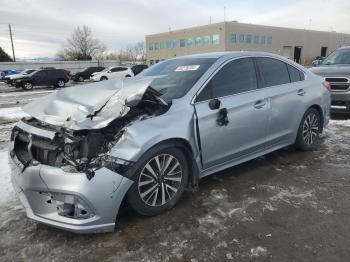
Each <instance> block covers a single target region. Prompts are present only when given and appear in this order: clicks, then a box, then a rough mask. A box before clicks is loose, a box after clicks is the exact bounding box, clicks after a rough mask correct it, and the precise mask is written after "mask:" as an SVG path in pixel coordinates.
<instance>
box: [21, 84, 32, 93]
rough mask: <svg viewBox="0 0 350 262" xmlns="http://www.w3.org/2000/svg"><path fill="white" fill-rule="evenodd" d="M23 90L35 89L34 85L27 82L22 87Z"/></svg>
mask: <svg viewBox="0 0 350 262" xmlns="http://www.w3.org/2000/svg"><path fill="white" fill-rule="evenodd" d="M22 88H23V90H26V91H29V90H32V89H33V84H32V83H31V82H25V83H23V85H22Z"/></svg>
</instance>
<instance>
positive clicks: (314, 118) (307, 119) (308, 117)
mask: <svg viewBox="0 0 350 262" xmlns="http://www.w3.org/2000/svg"><path fill="white" fill-rule="evenodd" d="M321 132H322V119H321V115H320V113H319V112H318V111H317V110H316V109H315V108H310V109H308V110H307V111H306V112H305V114H304V116H303V119H302V120H301V123H300V126H299V129H298V135H297V138H296V140H295V147H296V148H297V149H299V150H301V151H310V150H313V149H315V147H316V146H317V145H318V144H319V141H320V134H321Z"/></svg>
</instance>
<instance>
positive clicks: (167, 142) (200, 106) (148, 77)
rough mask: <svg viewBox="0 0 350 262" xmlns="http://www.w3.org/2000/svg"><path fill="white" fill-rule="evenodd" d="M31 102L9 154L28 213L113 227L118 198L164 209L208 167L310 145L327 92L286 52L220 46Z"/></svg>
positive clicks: (66, 225)
mask: <svg viewBox="0 0 350 262" xmlns="http://www.w3.org/2000/svg"><path fill="white" fill-rule="evenodd" d="M24 110H25V112H26V113H27V114H29V115H30V116H31V117H28V118H25V119H22V120H21V121H20V122H19V123H18V124H17V125H16V126H15V127H14V128H13V131H12V135H11V145H10V152H9V155H10V158H9V159H10V165H11V167H12V182H13V186H14V188H15V190H16V192H17V193H18V195H19V198H20V200H21V202H22V204H23V205H24V207H25V208H26V212H27V216H28V217H30V218H32V219H34V220H36V221H39V222H42V223H46V224H49V225H52V226H55V227H58V228H62V229H65V230H70V231H74V232H79V233H92V232H107V231H113V230H114V229H115V224H116V220H117V214H118V210H119V207H120V205H121V203H122V202H123V201H126V202H127V204H128V205H129V206H130V207H131V208H133V209H134V210H135V211H136V212H138V213H140V214H142V215H145V216H153V215H157V214H160V213H162V212H165V211H167V210H169V209H171V208H172V207H174V206H175V205H176V203H178V202H179V200H180V199H181V197H182V196H183V194H184V192H185V189H186V188H187V189H193V188H196V187H197V186H198V181H199V180H200V179H201V178H203V177H205V176H207V175H211V174H213V173H216V172H218V171H220V170H223V169H226V168H228V167H231V166H234V165H237V164H239V163H242V162H245V161H248V160H250V159H253V158H256V157H259V156H262V155H264V154H267V153H270V152H272V151H274V150H277V149H280V148H283V147H286V146H289V145H293V144H294V145H295V146H296V148H298V149H300V150H311V149H313V148H314V147H315V146H317V144H318V143H319V135H320V133H321V132H322V130H323V127H324V126H326V125H327V123H328V122H329V118H330V94H329V83H327V82H323V80H322V79H321V78H320V77H318V76H316V75H314V74H313V73H311V72H309V71H308V70H307V69H305V68H304V67H301V66H300V65H297V64H295V63H293V62H292V61H290V60H287V59H284V58H283V57H280V56H277V55H273V54H268V53H258V52H227V53H226V52H225V53H208V54H200V55H192V56H185V57H178V58H175V59H170V60H166V61H164V62H161V63H158V64H156V65H154V66H152V67H150V68H149V69H147V70H145V71H144V72H142V73H141V74H140V75H138V76H137V77H133V78H126V79H125V78H123V79H113V80H109V81H104V82H99V83H93V84H88V85H82V86H75V87H70V88H66V89H64V90H59V91H57V92H55V93H53V94H51V95H49V96H47V97H45V98H43V99H42V100H40V101H38V102H34V103H32V104H29V105H27V106H26V107H25V108H24Z"/></svg>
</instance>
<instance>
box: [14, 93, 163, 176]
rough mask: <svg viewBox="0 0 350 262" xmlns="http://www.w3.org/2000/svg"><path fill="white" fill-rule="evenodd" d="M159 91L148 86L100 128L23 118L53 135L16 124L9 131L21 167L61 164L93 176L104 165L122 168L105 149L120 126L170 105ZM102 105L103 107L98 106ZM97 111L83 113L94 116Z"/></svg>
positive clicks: (90, 116)
mask: <svg viewBox="0 0 350 262" xmlns="http://www.w3.org/2000/svg"><path fill="white" fill-rule="evenodd" d="M159 96H160V94H159V93H158V92H157V91H156V90H154V89H152V88H151V87H148V88H147V90H146V92H145V93H144V94H143V96H142V99H141V100H140V101H138V103H137V104H136V105H134V106H129V110H128V112H127V113H126V114H125V115H124V116H123V117H117V116H118V114H119V112H116V118H115V119H114V120H113V121H112V122H110V123H109V124H108V125H107V126H106V127H103V128H100V129H82V130H71V129H68V128H66V127H59V126H55V125H51V124H48V123H45V122H43V121H40V120H38V119H36V118H34V117H32V118H30V119H23V120H22V122H24V123H25V124H28V125H30V126H33V127H35V128H38V129H40V130H48V131H53V132H54V133H55V135H54V137H53V138H52V139H51V138H47V137H44V136H40V135H38V134H32V133H29V132H27V131H26V130H22V129H21V128H19V127H15V128H14V129H13V133H12V139H13V140H14V150H13V152H11V153H12V154H15V155H16V156H17V158H18V160H19V161H20V162H21V163H22V164H23V166H24V168H23V169H25V168H27V167H28V166H30V165H38V164H44V165H49V166H53V167H60V168H62V169H65V171H70V172H84V173H86V175H87V177H88V179H91V178H92V177H93V176H94V170H96V169H98V168H100V167H101V166H104V167H106V168H109V169H111V170H113V171H118V172H123V171H124V170H123V168H125V166H126V165H125V163H117V161H115V159H113V157H110V156H108V154H107V153H108V152H109V151H110V150H111V149H112V147H113V146H114V145H115V144H116V143H117V142H118V140H119V139H120V137H121V136H122V134H123V130H124V128H125V127H127V126H128V125H131V124H132V123H134V122H137V121H142V120H145V119H147V118H150V117H154V116H158V115H161V114H163V113H164V112H166V111H167V110H168V108H169V107H170V105H168V104H167V103H166V102H164V101H163V100H162V99H161V98H160V97H159ZM101 109H102V108H101ZM98 114H99V111H96V112H95V113H94V114H93V115H88V116H86V117H87V118H90V119H93V118H94V117H96V116H98Z"/></svg>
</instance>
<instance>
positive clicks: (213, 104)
mask: <svg viewBox="0 0 350 262" xmlns="http://www.w3.org/2000/svg"><path fill="white" fill-rule="evenodd" d="M220 105H221V102H220V100H219V99H217V98H214V99H212V100H210V101H209V108H210V109H211V110H215V109H219V108H220Z"/></svg>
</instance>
